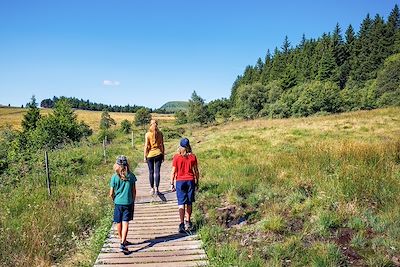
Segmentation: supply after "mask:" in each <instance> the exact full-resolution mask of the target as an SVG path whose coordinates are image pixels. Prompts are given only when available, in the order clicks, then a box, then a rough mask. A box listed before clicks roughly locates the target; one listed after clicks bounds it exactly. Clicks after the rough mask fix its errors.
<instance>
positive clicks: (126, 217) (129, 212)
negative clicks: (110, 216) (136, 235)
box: [114, 204, 133, 223]
mask: <svg viewBox="0 0 400 267" xmlns="http://www.w3.org/2000/svg"><path fill="white" fill-rule="evenodd" d="M132 219H133V205H132V204H131V205H119V204H115V206H114V222H115V223H120V222H129V221H131V220H132Z"/></svg>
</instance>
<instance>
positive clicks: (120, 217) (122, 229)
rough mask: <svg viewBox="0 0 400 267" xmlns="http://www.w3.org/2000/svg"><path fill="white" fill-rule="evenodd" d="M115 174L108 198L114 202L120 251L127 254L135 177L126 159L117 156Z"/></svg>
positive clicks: (134, 194) (133, 204) (133, 203)
mask: <svg viewBox="0 0 400 267" xmlns="http://www.w3.org/2000/svg"><path fill="white" fill-rule="evenodd" d="M114 170H115V173H114V175H113V176H112V177H111V181H110V193H109V195H110V197H111V199H112V200H113V202H114V222H115V223H116V227H117V232H118V237H119V238H120V240H121V244H120V251H121V252H124V253H127V252H129V251H128V249H127V247H126V246H127V245H128V244H130V242H128V241H127V240H126V236H127V235H128V226H129V221H131V220H132V219H133V211H134V206H135V197H136V186H135V184H136V177H135V175H134V174H133V173H132V172H131V171H130V169H129V163H128V159H127V158H126V157H125V156H118V158H117V161H116V163H115V164H114Z"/></svg>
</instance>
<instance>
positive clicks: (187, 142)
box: [180, 137, 189, 147]
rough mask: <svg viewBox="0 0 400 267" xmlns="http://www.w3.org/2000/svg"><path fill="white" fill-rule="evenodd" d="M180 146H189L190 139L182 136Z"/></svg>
mask: <svg viewBox="0 0 400 267" xmlns="http://www.w3.org/2000/svg"><path fill="white" fill-rule="evenodd" d="M180 146H181V147H188V146H189V139H187V138H186V137H185V138H182V139H181V142H180Z"/></svg>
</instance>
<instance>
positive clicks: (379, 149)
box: [191, 108, 400, 266]
mask: <svg viewBox="0 0 400 267" xmlns="http://www.w3.org/2000/svg"><path fill="white" fill-rule="evenodd" d="M399 119H400V109H399V108H391V109H381V110H374V111H368V112H365V111H364V112H354V113H345V114H340V115H330V116H318V117H310V118H297V119H286V120H264V119H263V120H255V121H248V122H242V121H237V122H232V123H228V124H224V125H220V126H218V127H219V131H218V130H215V127H213V129H209V128H205V129H194V130H192V134H193V136H192V137H191V138H192V139H193V140H195V141H196V142H198V143H195V145H194V146H193V149H194V152H195V153H196V154H197V156H198V158H199V164H200V169H201V174H202V180H201V186H200V194H199V196H198V201H197V203H196V208H197V209H200V210H201V211H202V212H201V213H202V214H203V217H202V218H199V219H198V220H199V221H201V223H202V224H203V225H204V228H203V229H202V230H201V231H202V239H203V241H204V242H205V243H206V249H207V252H208V255H209V257H210V262H211V265H213V266H227V265H225V262H228V263H231V262H235V261H236V262H241V264H240V266H242V265H243V266H247V265H249V266H250V265H252V264H255V266H258V265H257V264H260V265H261V266H285V265H291V266H339V265H352V264H359V265H369V266H375V265H378V266H385V264H388V266H391V265H392V266H393V265H394V263H393V262H391V259H392V257H393V256H398V255H399V250H400V225H399V223H398V222H399V221H400V220H399V216H400V215H399V214H400V212H399V209H398V208H397V203H399V200H400V160H399V157H400V156H399V155H400V138H399V135H398V133H399V132H400V124H398V123H396V122H397V121H398V120H399ZM366 129H368V130H366ZM232 205H233V206H235V207H236V208H235V211H234V212H232V214H230V220H235V219H236V220H237V219H239V218H246V220H247V221H246V224H244V225H241V226H239V227H236V226H235V227H227V225H226V222H225V221H224V220H225V217H226V215H223V214H221V212H219V210H221V209H217V208H222V207H228V206H232ZM224 216H225V217H224ZM198 217H200V216H197V218H198ZM215 227H219V228H218V229H219V230H218V235H216V234H215V233H214V232H213V231H214V230H213V229H215ZM346 229H350V230H346ZM346 231H347V232H348V235H349V236H348V237H346V238H344V237H341V236H340V235H341V233H343V232H346ZM207 232H211V233H207ZM209 235H215V236H214V238H207V236H209ZM220 236H222V237H223V238H220ZM226 247H229V248H230V249H231V252H229V250H227V249H226ZM344 248H351V249H353V250H354V251H355V253H357V255H358V256H359V258H357V259H354V258H351V256H348V255H346V254H344V253H343V251H345V249H344ZM232 251H233V252H232ZM242 253H244V254H246V255H247V256H246V257H242V256H241V255H242ZM228 265H229V264H228Z"/></svg>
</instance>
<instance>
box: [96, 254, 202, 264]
mask: <svg viewBox="0 0 400 267" xmlns="http://www.w3.org/2000/svg"><path fill="white" fill-rule="evenodd" d="M132 254H135V256H133V257H118V258H103V259H100V260H99V262H98V263H102V264H126V263H165V262H179V261H196V260H204V259H206V258H207V256H206V255H205V254H204V253H203V254H193V255H175V256H173V257H171V256H160V257H140V256H137V255H136V253H132Z"/></svg>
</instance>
